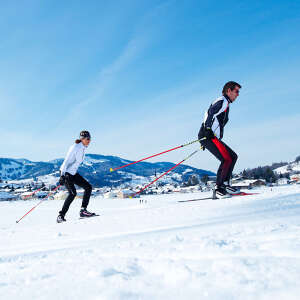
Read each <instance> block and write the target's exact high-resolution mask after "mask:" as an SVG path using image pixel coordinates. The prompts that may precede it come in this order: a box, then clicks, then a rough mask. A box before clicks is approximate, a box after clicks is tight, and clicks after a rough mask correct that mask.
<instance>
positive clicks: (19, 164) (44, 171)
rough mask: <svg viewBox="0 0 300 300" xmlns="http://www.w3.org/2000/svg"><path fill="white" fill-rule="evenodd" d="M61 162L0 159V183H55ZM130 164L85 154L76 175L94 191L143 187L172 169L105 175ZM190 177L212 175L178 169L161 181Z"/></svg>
mask: <svg viewBox="0 0 300 300" xmlns="http://www.w3.org/2000/svg"><path fill="white" fill-rule="evenodd" d="M62 161H63V160H62V159H55V160H52V161H49V162H32V161H29V160H26V159H18V160H17V159H9V158H0V179H2V180H24V179H32V178H36V179H39V180H41V181H43V182H45V183H50V184H53V183H55V182H57V181H58V177H59V172H58V171H59V167H60V166H61V164H62ZM130 162H131V161H129V160H125V159H122V158H119V157H116V156H104V155H97V154H87V155H86V158H85V161H84V163H83V165H82V166H81V167H80V169H79V172H80V173H81V174H82V175H83V176H84V177H85V178H87V179H88V180H89V182H91V183H92V184H93V186H95V187H101V186H120V185H122V184H126V183H131V184H132V183H133V184H143V183H145V182H148V179H149V177H150V176H153V175H154V174H155V173H157V174H160V173H162V172H165V171H166V170H168V169H169V168H171V167H172V166H174V164H173V163H169V162H159V163H149V162H141V163H139V164H136V165H132V166H130V167H127V168H124V169H121V170H119V171H116V172H113V173H111V172H110V171H109V170H110V168H116V167H118V166H121V165H124V164H128V163H130ZM192 174H196V175H198V176H199V177H202V176H203V175H205V174H207V175H209V176H213V175H215V174H214V173H212V172H210V171H206V170H201V169H197V168H193V167H190V166H187V165H180V166H179V167H177V168H176V169H175V170H174V171H173V172H172V173H170V174H169V175H168V176H166V177H165V178H164V179H163V181H165V182H172V183H175V182H178V183H182V182H185V181H187V180H188V178H189V177H190V175H192Z"/></svg>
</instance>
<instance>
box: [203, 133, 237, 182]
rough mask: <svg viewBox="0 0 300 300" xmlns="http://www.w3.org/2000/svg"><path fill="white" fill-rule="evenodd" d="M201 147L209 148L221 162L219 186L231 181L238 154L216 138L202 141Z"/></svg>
mask: <svg viewBox="0 0 300 300" xmlns="http://www.w3.org/2000/svg"><path fill="white" fill-rule="evenodd" d="M201 145H202V146H204V147H205V148H207V150H208V151H209V152H211V153H212V154H213V155H214V156H215V157H216V158H217V159H218V160H219V161H220V162H221V164H220V167H219V169H218V172H217V185H218V186H220V185H222V184H224V182H225V181H229V180H230V178H231V176H232V171H233V168H234V166H235V163H236V161H237V159H238V156H237V154H236V153H235V152H234V151H233V150H232V149H230V148H229V147H228V146H227V145H226V144H225V143H224V142H222V141H221V140H219V139H218V138H216V137H215V138H213V139H205V140H203V141H201Z"/></svg>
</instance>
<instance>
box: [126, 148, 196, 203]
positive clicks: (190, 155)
mask: <svg viewBox="0 0 300 300" xmlns="http://www.w3.org/2000/svg"><path fill="white" fill-rule="evenodd" d="M198 151H199V150H196V151H194V152H193V153H191V154H190V155H189V156H187V157H186V158H185V159H183V160H182V161H181V162H179V163H178V164H176V165H175V166H173V167H172V168H170V169H169V170H168V171H166V172H165V173H163V174H162V175H160V176H159V177H158V178H156V179H154V180H153V181H152V182H150V183H149V184H147V185H146V186H144V187H143V188H142V189H141V190H139V191H138V192H136V193H134V194H133V195H132V196H131V197H130V198H133V197H135V196H136V195H138V194H140V193H141V192H142V191H144V190H145V189H146V188H147V187H149V186H150V185H151V184H153V183H154V182H156V181H157V180H158V179H160V178H162V177H163V176H165V175H166V174H168V173H169V172H171V171H172V170H174V169H175V168H177V167H178V166H179V165H181V164H182V163H183V162H184V161H186V160H188V159H189V158H190V157H192V156H193V155H194V154H196V153H197V152H198Z"/></svg>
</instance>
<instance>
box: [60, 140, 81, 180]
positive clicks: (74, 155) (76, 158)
mask: <svg viewBox="0 0 300 300" xmlns="http://www.w3.org/2000/svg"><path fill="white" fill-rule="evenodd" d="M86 148H87V147H86V146H84V145H83V144H82V143H79V144H74V145H72V146H71V147H70V149H69V151H68V153H67V156H66V158H65V160H64V162H63V164H62V165H61V167H60V171H61V175H65V173H66V172H67V173H70V174H71V175H75V174H76V173H77V170H78V168H79V166H80V164H81V163H82V162H83V160H84V156H85V150H86Z"/></svg>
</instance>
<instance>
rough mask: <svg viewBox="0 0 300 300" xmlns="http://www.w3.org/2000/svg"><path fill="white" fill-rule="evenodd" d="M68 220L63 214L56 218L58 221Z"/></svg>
mask: <svg viewBox="0 0 300 300" xmlns="http://www.w3.org/2000/svg"><path fill="white" fill-rule="evenodd" d="M66 221H67V220H66V219H65V217H64V216H63V215H60V214H59V215H58V217H57V219H56V222H57V223H63V222H66Z"/></svg>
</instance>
